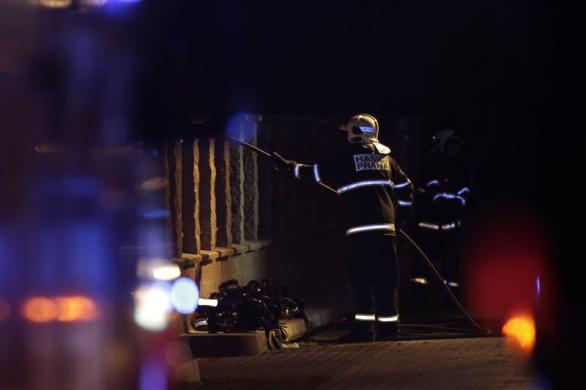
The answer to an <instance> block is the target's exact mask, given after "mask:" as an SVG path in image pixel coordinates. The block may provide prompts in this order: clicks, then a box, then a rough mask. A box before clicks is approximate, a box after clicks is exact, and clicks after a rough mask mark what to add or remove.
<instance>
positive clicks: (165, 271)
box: [153, 264, 181, 280]
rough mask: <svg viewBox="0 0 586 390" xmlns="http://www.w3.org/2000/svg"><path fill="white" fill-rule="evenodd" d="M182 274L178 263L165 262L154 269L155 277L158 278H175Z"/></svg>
mask: <svg viewBox="0 0 586 390" xmlns="http://www.w3.org/2000/svg"><path fill="white" fill-rule="evenodd" d="M180 276H181V269H180V268H179V266H178V265H177V264H164V265H161V266H159V267H156V268H155V269H153V278H155V279H157V280H174V279H177V278H178V277H180Z"/></svg>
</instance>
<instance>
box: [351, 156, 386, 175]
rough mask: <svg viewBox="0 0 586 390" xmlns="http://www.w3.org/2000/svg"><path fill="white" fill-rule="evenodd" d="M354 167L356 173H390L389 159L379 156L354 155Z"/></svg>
mask: <svg viewBox="0 0 586 390" xmlns="http://www.w3.org/2000/svg"><path fill="white" fill-rule="evenodd" d="M354 166H355V167H356V172H358V171H367V170H374V171H390V170H391V167H390V164H389V159H388V158H387V156H385V155H381V154H355V155H354Z"/></svg>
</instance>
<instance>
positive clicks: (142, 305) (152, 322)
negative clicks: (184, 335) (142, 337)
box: [134, 282, 172, 332]
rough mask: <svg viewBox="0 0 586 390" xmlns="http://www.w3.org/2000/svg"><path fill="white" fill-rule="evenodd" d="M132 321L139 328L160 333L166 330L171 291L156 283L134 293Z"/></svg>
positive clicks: (165, 286)
mask: <svg viewBox="0 0 586 390" xmlns="http://www.w3.org/2000/svg"><path fill="white" fill-rule="evenodd" d="M134 297H135V300H136V302H135V309H134V321H135V322H136V323H137V324H138V325H140V326H141V327H143V328H145V329H147V330H150V331H153V332H160V331H163V330H165V329H166V328H167V325H168V323H169V313H170V312H171V309H172V305H171V289H170V288H169V286H168V285H167V284H166V283H162V282H158V283H153V284H151V285H149V286H144V287H141V288H139V289H138V290H137V291H136V292H135V296H134Z"/></svg>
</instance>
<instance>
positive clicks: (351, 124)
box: [338, 114, 391, 154]
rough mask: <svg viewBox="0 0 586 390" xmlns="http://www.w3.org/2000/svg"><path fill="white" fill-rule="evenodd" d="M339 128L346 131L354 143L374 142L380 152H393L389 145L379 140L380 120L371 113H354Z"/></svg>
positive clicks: (349, 139)
mask: <svg viewBox="0 0 586 390" xmlns="http://www.w3.org/2000/svg"><path fill="white" fill-rule="evenodd" d="M338 129H340V130H342V131H345V132H346V134H347V136H348V142H350V143H352V144H373V145H374V147H375V148H376V150H377V151H378V152H379V153H381V154H389V153H391V149H390V148H389V147H387V146H385V145H383V144H381V143H379V142H378V131H379V127H378V121H377V120H376V118H375V117H374V116H372V115H370V114H358V115H354V116H353V117H352V118H350V120H349V121H348V122H347V123H346V124H343V125H341V126H340V127H338Z"/></svg>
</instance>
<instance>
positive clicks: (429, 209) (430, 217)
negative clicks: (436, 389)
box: [410, 129, 470, 292]
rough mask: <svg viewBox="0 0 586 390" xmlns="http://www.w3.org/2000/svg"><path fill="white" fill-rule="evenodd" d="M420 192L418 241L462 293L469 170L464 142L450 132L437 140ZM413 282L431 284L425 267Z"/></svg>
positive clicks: (452, 286) (448, 280)
mask: <svg viewBox="0 0 586 390" xmlns="http://www.w3.org/2000/svg"><path fill="white" fill-rule="evenodd" d="M434 141H435V145H434V147H433V148H432V149H431V151H430V157H429V158H428V160H427V162H426V164H425V167H424V172H423V175H422V177H423V179H424V180H423V182H422V183H423V186H422V187H420V188H418V189H417V221H418V223H417V230H418V232H417V237H418V241H420V242H421V243H422V244H423V246H424V248H425V249H426V250H427V251H428V253H429V254H430V256H431V259H432V260H434V262H436V265H437V266H438V268H439V269H440V272H441V273H442V275H443V276H444V277H445V280H444V283H446V284H447V285H448V286H449V287H450V288H451V289H452V290H453V291H455V292H458V291H459V290H461V275H460V248H461V238H462V228H463V217H464V212H465V210H466V208H467V206H468V203H469V197H470V187H469V184H468V182H469V180H468V176H469V175H468V167H467V164H465V162H464V160H463V155H462V146H463V140H462V138H460V137H458V136H457V135H456V134H455V132H454V130H452V129H447V130H443V131H441V132H439V133H438V134H437V135H436V136H435V137H434ZM410 281H411V282H412V283H414V284H420V285H425V284H427V283H428V280H427V278H426V277H425V273H424V272H423V268H422V266H419V267H417V268H416V269H415V272H414V275H413V277H412V278H411V279H410Z"/></svg>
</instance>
